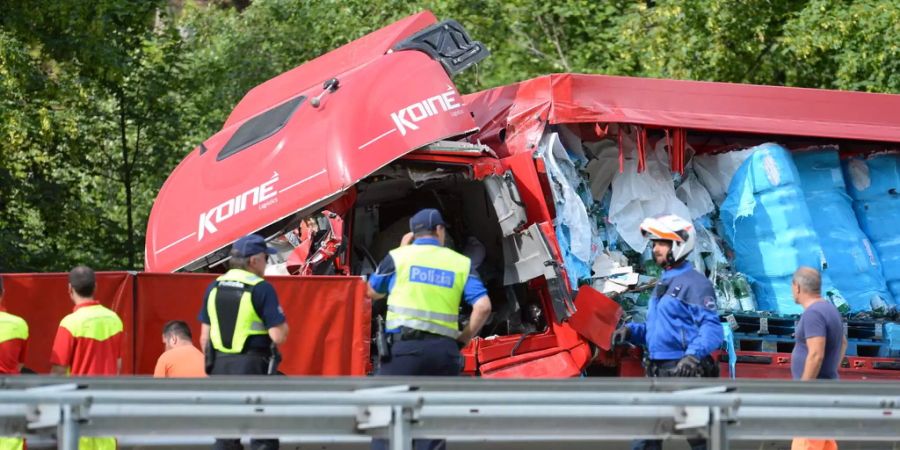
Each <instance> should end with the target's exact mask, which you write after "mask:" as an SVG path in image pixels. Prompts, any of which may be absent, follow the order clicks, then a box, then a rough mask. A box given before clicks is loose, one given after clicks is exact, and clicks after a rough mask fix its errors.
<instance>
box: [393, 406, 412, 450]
mask: <svg viewBox="0 0 900 450" xmlns="http://www.w3.org/2000/svg"><path fill="white" fill-rule="evenodd" d="M392 410H393V420H391V425H390V428H389V430H390V436H391V450H412V431H411V430H410V425H411V423H410V418H407V417H406V414H404V410H403V407H402V406H393V407H392Z"/></svg>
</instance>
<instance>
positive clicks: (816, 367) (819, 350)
mask: <svg viewBox="0 0 900 450" xmlns="http://www.w3.org/2000/svg"><path fill="white" fill-rule="evenodd" d="M806 348H807V354H806V362H805V363H804V364H803V375H802V376H801V377H800V379H801V380H803V381H806V380H815V379H816V378H818V377H819V371H820V370H821V369H822V361H823V360H825V336H815V337H807V338H806Z"/></svg>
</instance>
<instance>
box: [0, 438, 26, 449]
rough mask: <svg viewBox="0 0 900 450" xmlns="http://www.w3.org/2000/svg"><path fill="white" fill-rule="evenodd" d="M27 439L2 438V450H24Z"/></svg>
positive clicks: (0, 445) (0, 447)
mask: <svg viewBox="0 0 900 450" xmlns="http://www.w3.org/2000/svg"><path fill="white" fill-rule="evenodd" d="M24 449H25V439H22V438H18V437H0V450H24Z"/></svg>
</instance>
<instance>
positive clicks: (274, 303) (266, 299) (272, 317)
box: [253, 282, 288, 345]
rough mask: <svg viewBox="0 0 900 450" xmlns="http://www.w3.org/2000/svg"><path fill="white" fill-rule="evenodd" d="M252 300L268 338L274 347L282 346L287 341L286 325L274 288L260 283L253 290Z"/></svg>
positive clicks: (266, 283) (268, 284) (265, 283)
mask: <svg viewBox="0 0 900 450" xmlns="http://www.w3.org/2000/svg"><path fill="white" fill-rule="evenodd" d="M253 298H254V302H255V303H254V305H253V306H254V308H256V311H257V314H259V316H260V318H261V319H262V321H263V325H265V327H266V330H268V333H269V338H270V339H272V342H274V343H275V345H281V344H283V343H284V341H286V340H287V336H288V324H287V317H285V316H284V310H283V309H282V308H281V303H279V301H278V293H276V292H275V287H274V286H272V284H271V283H268V282H264V283H260V284H259V285H257V286H256V287H255V288H253Z"/></svg>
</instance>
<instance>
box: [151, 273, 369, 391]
mask: <svg viewBox="0 0 900 450" xmlns="http://www.w3.org/2000/svg"><path fill="white" fill-rule="evenodd" d="M214 279H215V275H206V274H204V275H198V274H162V273H140V274H138V276H137V299H138V301H137V302H136V314H135V316H136V317H138V318H139V320H138V322H137V323H136V324H135V329H136V333H135V335H136V336H135V341H134V348H135V367H136V373H138V374H151V373H153V368H154V366H155V365H156V359H157V358H158V357H159V355H160V354H161V353H162V352H163V344H162V335H161V332H162V327H163V325H164V324H165V323H166V322H167V321H169V320H183V321H185V322H187V323H188V325H190V326H191V331H192V332H193V333H194V343H195V345H199V334H200V323H199V322H198V321H197V315H198V313H199V312H200V308H201V305H202V301H203V293H204V292H205V290H206V287H207V285H209V283H210V282H211V281H212V280H214ZM267 279H268V280H269V281H270V282H271V283H272V284H273V285H274V286H275V291H276V292H277V293H278V299H279V301H280V303H281V306H282V308H283V309H284V314H285V316H287V322H288V326H289V327H290V334H289V335H288V340H287V342H286V343H285V344H284V345H282V346H281V353H282V355H283V356H284V359H283V361H282V363H281V366H280V367H279V370H281V371H282V372H284V373H285V374H287V375H365V373H366V366H367V364H368V361H369V345H370V340H371V338H370V334H371V329H370V323H371V311H372V309H371V303H370V300H369V299H367V298H366V295H365V293H366V285H365V281H363V279H362V278H358V277H267Z"/></svg>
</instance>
